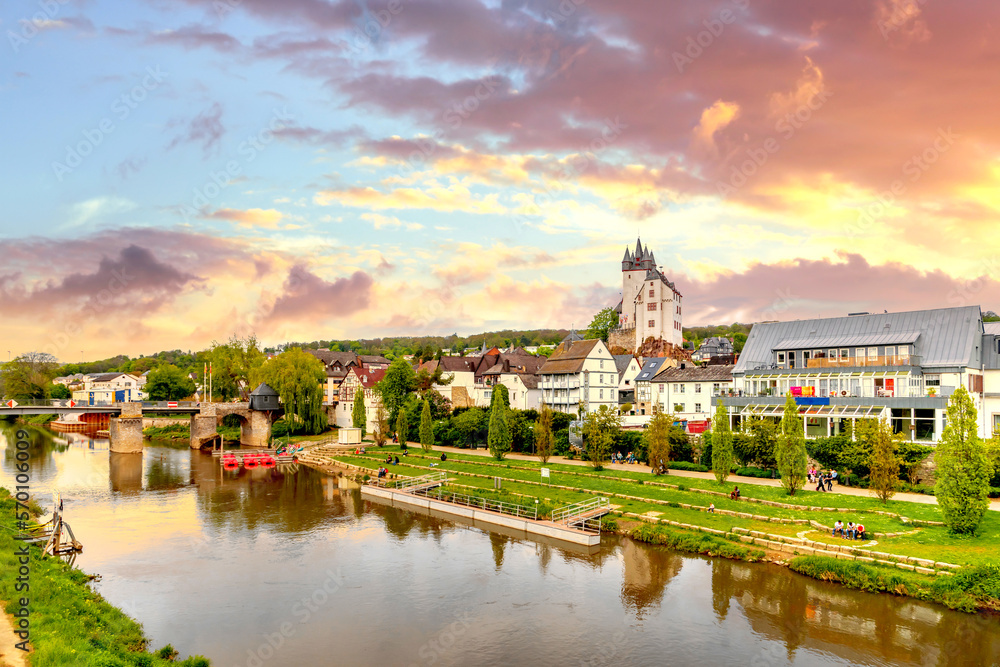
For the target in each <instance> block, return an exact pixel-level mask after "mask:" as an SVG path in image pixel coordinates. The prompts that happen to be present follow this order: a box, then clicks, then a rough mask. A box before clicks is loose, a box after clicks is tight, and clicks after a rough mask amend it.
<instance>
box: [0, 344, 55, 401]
mask: <svg viewBox="0 0 1000 667" xmlns="http://www.w3.org/2000/svg"><path fill="white" fill-rule="evenodd" d="M57 368H58V364H57V362H56V358H55V357H53V356H52V355H51V354H48V353H47V352H28V353H27V354H22V355H20V356H19V357H17V358H15V359H14V360H13V361H10V362H7V363H6V364H3V367H2V370H0V375H2V378H0V384H2V385H3V387H4V396H6V397H7V398H13V399H18V400H31V399H44V398H48V397H49V396H48V392H49V389H50V388H51V386H52V378H54V377H55V375H56V369H57Z"/></svg>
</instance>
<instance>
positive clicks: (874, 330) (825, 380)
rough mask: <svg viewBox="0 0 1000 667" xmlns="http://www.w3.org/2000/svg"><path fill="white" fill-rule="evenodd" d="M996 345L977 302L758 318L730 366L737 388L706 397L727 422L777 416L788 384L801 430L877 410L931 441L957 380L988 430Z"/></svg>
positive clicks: (999, 400) (836, 427) (995, 405)
mask: <svg viewBox="0 0 1000 667" xmlns="http://www.w3.org/2000/svg"><path fill="white" fill-rule="evenodd" d="M998 346H1000V327H997V326H995V325H992V324H989V325H984V323H983V319H982V312H981V311H980V308H979V306H963V307H959V308H941V309H936V310H921V311H912V312H904V313H877V314H869V313H859V314H855V315H849V316H847V317H834V318H824V319H814V320H796V321H794V322H766V323H759V324H755V325H754V327H753V329H752V331H751V332H750V336H749V338H748V339H747V342H746V345H745V346H744V348H743V352H742V354H741V355H740V358H739V361H738V362H737V363H736V365H735V367H734V369H733V385H734V390H735V392H736V393H737V396H734V397H720V398H718V399H715V400H718V401H721V402H722V404H723V405H725V406H726V408H727V410H728V411H729V414H730V418H731V421H732V423H733V425H734V426H736V425H738V424H739V423H740V422H741V421H742V420H743V419H746V418H748V417H754V416H761V417H772V418H780V416H781V412H782V406H783V405H784V403H785V395H786V394H788V393H791V394H792V395H793V396H794V397H795V399H796V402H797V403H798V404H799V411H800V413H801V414H802V416H803V418H804V422H805V431H806V435H807V437H817V436H827V435H835V434H838V433H842V432H844V431H845V429H846V427H847V426H848V423H849V422H850V421H853V420H856V419H861V418H866V417H875V418H880V417H886V418H887V419H889V420H891V423H892V426H893V429H894V430H895V431H896V432H898V433H904V434H906V436H907V437H908V438H909V439H911V440H916V441H922V442H928V443H935V442H938V441H939V440H940V438H941V431H942V429H943V428H944V422H945V410H946V408H947V404H948V398H949V397H950V396H951V395H952V393H953V392H954V391H955V389H956V388H957V387H959V386H963V387H965V388H966V389H968V390H969V392H970V394H971V395H972V398H973V401H974V402H975V405H976V409H977V410H978V414H979V431H980V435H981V436H983V437H989V436H990V435H991V434H992V432H993V430H994V429H995V428H998V427H1000V347H998ZM713 404H714V402H713Z"/></svg>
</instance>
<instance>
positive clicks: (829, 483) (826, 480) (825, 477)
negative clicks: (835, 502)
mask: <svg viewBox="0 0 1000 667" xmlns="http://www.w3.org/2000/svg"><path fill="white" fill-rule="evenodd" d="M836 479H837V471H836V470H827V471H826V472H821V471H819V470H816V466H813V467H811V468H809V482H810V483H812V482H815V483H816V490H817V491H833V482H834V480H836Z"/></svg>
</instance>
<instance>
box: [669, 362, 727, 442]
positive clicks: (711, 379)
mask: <svg viewBox="0 0 1000 667" xmlns="http://www.w3.org/2000/svg"><path fill="white" fill-rule="evenodd" d="M651 384H652V387H653V396H654V403H656V405H657V407H658V408H659V411H660V412H662V413H665V414H672V415H673V416H674V419H675V420H680V421H684V422H686V423H687V431H688V432H689V433H702V432H704V431H705V430H706V429H707V428H708V422H709V420H711V418H712V410H713V408H712V397H713V396H722V395H723V394H728V393H729V392H730V391H731V390H732V388H733V366H732V365H727V366H721V365H716V366H695V365H694V364H691V363H684V362H681V365H680V366H678V367H676V368H675V367H673V366H668V367H666V368H664V369H663V370H661V371H660V372H659V373H657V374H656V377H654V378H653V381H652V383H651Z"/></svg>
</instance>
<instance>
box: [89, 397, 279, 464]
mask: <svg viewBox="0 0 1000 667" xmlns="http://www.w3.org/2000/svg"><path fill="white" fill-rule="evenodd" d="M115 407H116V408H118V409H120V414H119V415H118V416H117V417H112V418H111V423H110V427H109V431H110V436H111V447H110V449H111V451H112V452H119V453H142V446H143V443H142V413H143V405H142V403H119V404H116V406H115ZM228 415H236V416H238V417H239V418H240V445H241V446H243V447H253V448H254V449H266V448H267V447H268V442H269V441H270V439H271V422H272V419H273V417H274V416H275V411H273V410H253V409H251V408H250V404H249V403H206V404H204V405H200V406H198V412H196V413H194V414H192V415H191V448H192V449H200V448H201V447H203V446H205V445H207V444H210V443H211V444H214V443H215V442H217V441H219V440H220V439H221V436H220V435H219V424H221V423H222V420H223V418H224V417H226V416H228ZM220 444H221V442H220Z"/></svg>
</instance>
